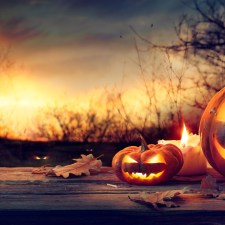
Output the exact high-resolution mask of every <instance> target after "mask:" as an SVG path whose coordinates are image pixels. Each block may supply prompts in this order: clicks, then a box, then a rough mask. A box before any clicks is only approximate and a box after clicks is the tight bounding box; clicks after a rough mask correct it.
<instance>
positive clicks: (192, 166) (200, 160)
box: [158, 125, 207, 176]
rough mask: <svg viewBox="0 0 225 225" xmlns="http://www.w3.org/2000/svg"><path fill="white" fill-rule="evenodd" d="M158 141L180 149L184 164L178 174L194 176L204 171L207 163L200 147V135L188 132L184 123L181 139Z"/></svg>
mask: <svg viewBox="0 0 225 225" xmlns="http://www.w3.org/2000/svg"><path fill="white" fill-rule="evenodd" d="M158 143H159V144H169V143H170V144H174V145H176V146H177V147H178V148H180V150H181V151H182V154H183V158H184V164H183V166H182V168H181V170H180V171H179V173H178V175H182V176H194V175H202V174H205V173H206V168H207V163H206V158H205V156H204V154H203V152H202V149H201V147H200V137H199V135H196V134H189V133H188V131H187V129H186V127H185V125H184V128H183V131H182V137H181V140H160V141H158Z"/></svg>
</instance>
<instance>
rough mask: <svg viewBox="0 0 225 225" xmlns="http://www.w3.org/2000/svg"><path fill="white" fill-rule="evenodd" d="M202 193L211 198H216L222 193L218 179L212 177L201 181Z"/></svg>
mask: <svg viewBox="0 0 225 225" xmlns="http://www.w3.org/2000/svg"><path fill="white" fill-rule="evenodd" d="M200 193H201V194H203V195H206V196H209V197H213V198H216V197H218V195H219V193H220V186H219V185H218V184H217V182H216V179H215V178H214V177H212V176H210V175H208V176H206V177H204V178H203V179H202V181H201V187H200Z"/></svg>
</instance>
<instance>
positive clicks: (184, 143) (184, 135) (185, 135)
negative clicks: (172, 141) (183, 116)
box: [180, 124, 188, 147]
mask: <svg viewBox="0 0 225 225" xmlns="http://www.w3.org/2000/svg"><path fill="white" fill-rule="evenodd" d="M187 143H188V131H187V129H186V126H185V124H184V127H183V132H182V137H181V140H180V144H181V146H182V147H185V146H187Z"/></svg>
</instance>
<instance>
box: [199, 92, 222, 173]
mask: <svg viewBox="0 0 225 225" xmlns="http://www.w3.org/2000/svg"><path fill="white" fill-rule="evenodd" d="M199 134H200V139H201V146H202V150H203V152H204V154H205V156H206V158H207V160H208V162H209V163H210V165H211V166H212V167H213V168H214V169H216V170H217V171H218V172H220V173H221V174H223V175H224V176H225V88H223V89H222V90H221V91H219V92H218V93H217V94H216V95H215V96H214V97H213V98H212V99H211V100H210V101H209V103H208V105H207V107H206V109H205V111H204V113H203V114H202V118H201V121H200V126H199Z"/></svg>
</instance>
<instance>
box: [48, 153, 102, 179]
mask: <svg viewBox="0 0 225 225" xmlns="http://www.w3.org/2000/svg"><path fill="white" fill-rule="evenodd" d="M74 160H75V161H76V162H75V163H73V164H70V165H67V166H56V167H55V168H53V169H52V170H51V171H49V172H48V173H47V174H46V175H47V176H63V177H64V178H68V177H69V175H70V174H73V175H75V176H81V175H82V174H84V175H90V171H100V168H101V166H102V162H101V160H99V159H98V158H94V156H93V155H92V154H89V155H81V158H79V159H74Z"/></svg>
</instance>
